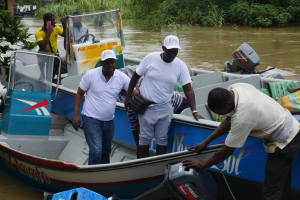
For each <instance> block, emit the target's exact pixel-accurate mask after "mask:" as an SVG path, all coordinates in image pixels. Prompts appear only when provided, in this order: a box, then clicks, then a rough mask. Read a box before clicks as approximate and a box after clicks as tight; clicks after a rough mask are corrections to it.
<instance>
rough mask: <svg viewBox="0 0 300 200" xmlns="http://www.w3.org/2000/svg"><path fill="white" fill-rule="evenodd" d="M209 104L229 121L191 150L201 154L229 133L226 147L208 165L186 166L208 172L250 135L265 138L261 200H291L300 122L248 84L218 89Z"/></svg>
mask: <svg viewBox="0 0 300 200" xmlns="http://www.w3.org/2000/svg"><path fill="white" fill-rule="evenodd" d="M207 102H208V107H209V109H210V110H212V111H213V112H215V113H217V114H220V115H227V117H226V118H225V120H224V121H223V122H222V123H221V124H220V126H219V127H218V128H217V129H216V130H215V131H214V132H213V133H212V134H211V135H210V136H209V137H208V138H206V139H205V140H204V141H203V142H201V143H199V144H198V145H197V146H194V147H193V146H192V147H190V148H189V150H191V149H196V150H198V153H199V152H200V151H201V150H203V149H205V148H206V147H207V145H208V144H209V143H211V142H212V141H214V140H215V139H216V138H218V137H220V136H222V135H224V134H225V133H227V132H228V131H229V133H228V136H227V137H226V140H225V146H224V147H223V148H222V149H220V150H219V151H218V152H217V153H216V154H215V155H214V156H213V157H211V158H210V159H208V160H207V161H205V162H202V161H200V160H198V159H194V158H189V159H186V160H184V161H183V166H185V167H187V168H189V167H193V168H195V169H198V170H202V169H205V168H207V167H210V166H212V165H215V164H218V163H220V162H222V161H223V160H225V159H226V158H228V157H229V156H230V155H231V154H232V153H233V152H234V150H235V149H236V148H239V147H242V146H243V145H244V144H245V141H246V139H247V137H248V136H249V135H250V136H253V137H259V138H263V143H264V147H265V150H266V151H267V152H268V157H267V161H266V167H265V180H264V184H263V193H262V199H270V200H271V199H272V200H274V199H278V200H279V199H290V198H289V192H290V188H291V172H292V163H293V161H294V159H295V158H296V156H297V154H298V151H299V148H300V134H299V126H300V124H299V122H298V121H297V120H296V119H295V118H294V117H293V116H292V115H291V113H290V112H289V111H288V110H285V109H284V108H283V107H281V105H280V104H278V103H277V102H276V101H274V100H273V99H272V98H270V97H269V96H267V95H265V94H263V93H262V92H260V91H258V90H257V89H256V88H255V87H253V86H252V85H250V84H246V83H237V84H233V85H231V86H230V87H229V88H228V90H226V89H224V88H215V89H213V90H212V91H210V93H209V95H208V100H207ZM287 188H289V189H288V190H287Z"/></svg>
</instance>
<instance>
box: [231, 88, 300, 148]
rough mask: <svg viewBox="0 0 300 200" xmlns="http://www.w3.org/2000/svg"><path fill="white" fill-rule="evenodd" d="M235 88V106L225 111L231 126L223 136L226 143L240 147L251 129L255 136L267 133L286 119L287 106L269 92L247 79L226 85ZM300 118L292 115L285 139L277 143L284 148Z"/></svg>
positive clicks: (297, 127) (292, 136) (296, 128)
mask: <svg viewBox="0 0 300 200" xmlns="http://www.w3.org/2000/svg"><path fill="white" fill-rule="evenodd" d="M228 90H232V91H233V92H234V98H235V99H234V102H235V109H234V110H233V111H232V112H231V113H229V114H227V115H228V116H229V117H231V121H230V122H231V129H230V131H229V133H228V136H227V138H226V140H225V144H226V145H227V146H229V147H235V148H238V147H242V146H243V145H244V144H245V141H246V139H247V137H248V136H249V134H250V132H251V131H252V130H254V132H255V130H257V132H256V133H257V134H256V135H255V134H254V135H253V136H255V137H261V138H266V137H268V136H270V134H271V133H273V132H274V131H275V130H276V129H277V128H278V127H279V126H280V125H281V124H283V122H284V120H285V119H286V115H287V113H286V110H285V109H284V108H283V107H282V106H281V105H280V104H279V103H277V102H276V101H274V100H273V99H272V98H270V97H269V96H267V95H265V94H263V93H262V92H260V91H259V90H257V89H256V88H255V87H254V86H252V85H250V84H246V83H237V84H233V85H231V86H229V88H228ZM299 126H300V124H299V122H298V121H297V120H296V119H295V118H293V128H292V129H291V132H290V134H289V137H288V139H287V141H286V142H282V143H276V145H277V146H278V147H279V148H281V149H282V148H284V147H285V146H286V145H287V144H288V143H289V142H290V141H291V140H292V139H293V138H294V137H295V136H296V134H297V133H298V131H299ZM266 150H267V149H266Z"/></svg>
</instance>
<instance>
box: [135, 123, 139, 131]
mask: <svg viewBox="0 0 300 200" xmlns="http://www.w3.org/2000/svg"><path fill="white" fill-rule="evenodd" d="M134 128H135V130H137V131H139V130H140V122H139V121H137V122H136V124H135V127H134Z"/></svg>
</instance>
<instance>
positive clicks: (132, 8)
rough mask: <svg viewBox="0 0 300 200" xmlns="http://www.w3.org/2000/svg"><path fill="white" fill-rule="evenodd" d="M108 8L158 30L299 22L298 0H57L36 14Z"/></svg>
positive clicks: (59, 13)
mask: <svg viewBox="0 0 300 200" xmlns="http://www.w3.org/2000/svg"><path fill="white" fill-rule="evenodd" d="M102 3H103V4H102ZM112 8H119V9H120V10H121V12H122V14H123V16H122V17H123V18H127V19H143V20H144V30H147V31H148V30H153V31H159V30H160V29H161V28H162V26H164V25H173V26H181V25H197V26H222V25H223V24H225V23H227V24H232V25H246V26H258V27H261V26H264V27H268V26H271V25H280V26H285V25H287V24H288V23H296V22H300V0H285V1H282V0H226V1H224V0H102V1H100V0H99V1H95V0H59V1H58V3H56V4H52V5H49V6H46V7H42V8H40V9H39V10H38V12H37V13H36V17H38V18H41V17H42V15H43V14H44V13H47V12H51V13H53V14H55V15H56V16H57V17H60V16H63V15H66V14H68V13H72V12H74V11H77V12H82V13H84V12H94V11H99V10H105V9H112Z"/></svg>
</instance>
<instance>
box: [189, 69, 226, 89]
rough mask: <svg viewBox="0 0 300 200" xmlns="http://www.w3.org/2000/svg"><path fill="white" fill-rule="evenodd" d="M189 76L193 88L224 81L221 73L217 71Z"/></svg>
mask: <svg viewBox="0 0 300 200" xmlns="http://www.w3.org/2000/svg"><path fill="white" fill-rule="evenodd" d="M191 78H192V81H193V88H194V89H197V88H201V87H205V86H209V85H213V84H217V83H223V82H224V77H223V73H222V72H217V71H216V72H212V73H209V74H202V75H198V76H192V77H191Z"/></svg>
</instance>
